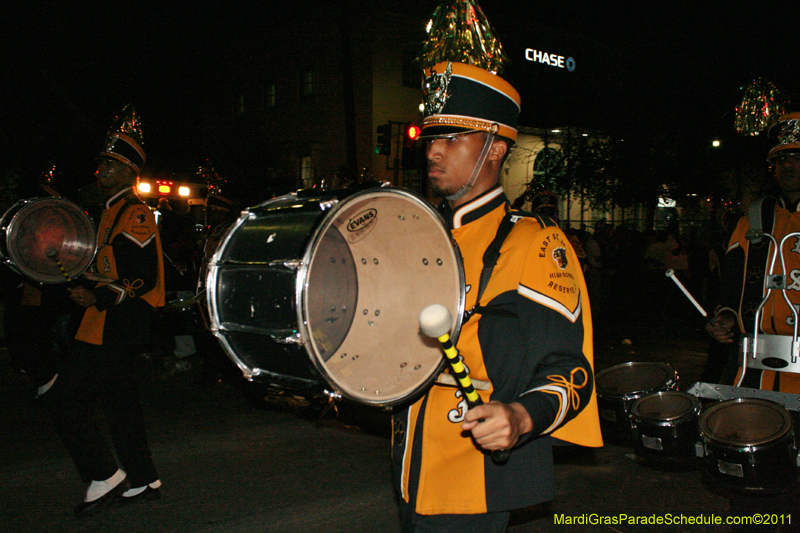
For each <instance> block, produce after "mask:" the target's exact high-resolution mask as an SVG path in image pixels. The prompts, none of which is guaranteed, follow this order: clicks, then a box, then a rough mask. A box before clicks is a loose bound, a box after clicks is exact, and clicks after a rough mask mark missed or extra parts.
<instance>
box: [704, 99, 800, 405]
mask: <svg viewBox="0 0 800 533" xmlns="http://www.w3.org/2000/svg"><path fill="white" fill-rule="evenodd" d="M768 138H769V139H772V141H773V142H774V143H775V144H774V146H772V148H771V149H770V150H769V154H768V155H767V161H768V162H769V164H770V166H771V167H772V168H773V170H774V174H775V183H774V186H773V187H772V190H770V191H767V195H765V196H762V197H760V198H758V199H756V200H754V201H753V204H752V205H753V206H754V207H751V209H750V214H749V215H747V216H744V217H742V218H741V219H739V223H738V225H737V226H736V230H735V231H734V232H733V235H732V236H731V240H730V242H729V244H728V251H727V253H726V255H725V268H724V270H723V272H722V280H721V286H720V301H719V306H718V307H717V309H716V312H715V314H714V323H715V325H714V326H712V325H710V324H708V325H706V330H707V331H708V332H709V333H710V334H711V336H712V337H713V338H714V339H716V340H717V341H719V342H721V343H733V342H734V340H735V338H736V337H738V335H739V334H742V333H748V334H751V335H752V334H753V327H754V325H755V324H754V322H755V314H756V310H757V309H758V308H759V305H760V304H761V301H762V300H763V299H764V297H765V296H766V291H765V282H764V279H765V278H764V276H765V274H766V271H765V269H764V265H767V264H769V263H768V259H769V258H771V254H772V253H773V251H774V247H773V246H772V245H771V241H770V240H768V238H765V237H762V238H761V239H760V242H756V241H753V240H750V239H748V232H750V230H751V229H756V228H758V227H759V226H760V231H761V232H762V233H769V234H771V235H772V236H773V237H774V238H775V239H776V240H777V241H778V242H780V241H781V239H782V238H783V237H784V236H785V235H787V234H789V233H794V232H798V231H800V211H799V210H798V209H800V113H790V114H788V115H784V116H783V117H782V118H781V120H780V121H779V122H778V123H777V124H776V125H775V126H773V127H772V128H771V129H770V130H769V135H768ZM798 244H800V238H794V239H790V240H788V241H787V243H786V245H785V246H784V248H783V257H784V260H785V265H786V267H785V272H787V273H788V279H787V289H788V290H786V291H785V292H786V294H787V296H788V297H789V299H790V301H791V302H792V304H793V305H794V306H798V305H800V285H798V284H800V275H798V274H800V253H798V250H800V246H798ZM777 264H780V263H777ZM745 273H746V275H745ZM761 313H762V315H761V318H760V324H759V327H760V331H759V333H764V334H767V335H792V334H793V331H794V325H793V324H794V317H793V313H792V309H791V308H790V307H789V306H788V305H787V304H786V301H785V300H784V297H783V294H782V291H779V290H774V291H772V293H771V295H770V300H769V301H768V302H767V304H766V305H765V306H764V307H763V308H762V311H761ZM737 381H738V376H737ZM742 386H745V387H752V388H760V389H765V390H774V391H781V392H791V393H800V375H799V374H793V373H787V372H774V371H771V370H758V369H752V368H749V369H747V371H746V372H745V379H744V382H743V383H742Z"/></svg>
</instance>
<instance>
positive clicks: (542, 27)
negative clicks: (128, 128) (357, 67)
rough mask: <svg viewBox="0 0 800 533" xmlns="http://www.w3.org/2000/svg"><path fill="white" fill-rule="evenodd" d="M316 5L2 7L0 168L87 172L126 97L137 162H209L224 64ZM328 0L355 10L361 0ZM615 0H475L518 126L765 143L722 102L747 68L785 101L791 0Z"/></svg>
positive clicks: (229, 69) (226, 73) (427, 11)
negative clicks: (491, 34)
mask: <svg viewBox="0 0 800 533" xmlns="http://www.w3.org/2000/svg"><path fill="white" fill-rule="evenodd" d="M314 4H315V2H308V1H304V0H299V1H295V2H291V3H290V4H286V5H274V4H272V3H260V4H259V5H256V6H253V5H252V3H248V4H247V6H246V7H245V5H244V4H241V5H239V4H238V3H230V4H229V3H225V4H224V5H223V3H221V2H208V1H207V2H203V1H200V2H193V3H186V2H174V3H173V2H170V3H167V2H164V3H161V2H159V3H155V2H128V3H126V2H113V3H108V2H102V3H101V2H91V3H86V4H76V3H63V2H24V3H13V4H12V5H9V6H6V7H5V8H3V9H4V10H5V11H6V13H5V16H4V17H3V19H4V24H3V26H4V29H3V32H2V41H0V50H2V52H0V54H2V58H3V59H2V61H3V63H4V64H3V66H2V72H3V81H2V86H1V88H0V131H2V138H1V139H0V149H2V151H1V152H0V169H2V172H3V173H5V172H7V171H8V170H14V171H16V172H17V173H19V174H20V175H22V176H25V177H27V178H26V179H32V177H33V178H35V176H37V175H38V173H39V172H40V171H41V169H42V167H43V166H44V164H45V163H47V162H48V161H52V162H54V163H56V164H57V165H59V166H60V168H61V169H62V171H63V172H66V173H69V174H72V175H74V176H86V178H85V180H86V182H88V181H90V175H91V174H90V171H91V166H92V163H91V161H92V159H93V157H94V155H95V154H96V153H97V151H98V147H99V146H100V145H101V144H102V141H103V139H104V137H105V133H106V131H107V129H108V127H109V126H110V124H111V120H112V118H113V117H114V115H115V114H116V113H118V112H119V111H120V110H121V109H122V107H123V106H124V105H125V104H127V103H129V102H133V103H135V106H136V109H137V111H138V112H139V114H140V116H141V117H142V120H143V124H144V132H145V144H146V147H147V151H148V158H149V162H148V166H150V167H151V168H159V169H164V170H168V171H179V170H181V171H187V170H191V169H192V168H195V167H196V166H197V165H198V164H199V163H200V162H201V161H203V160H204V159H205V158H211V159H212V160H213V158H214V148H215V147H214V145H213V142H210V141H209V139H213V136H208V135H203V136H201V135H198V131H200V130H202V128H204V127H205V125H206V124H208V120H209V116H210V114H211V113H213V112H215V110H218V109H220V108H221V107H223V106H224V105H226V102H227V101H229V100H230V98H231V96H232V91H233V89H232V88H231V86H230V85H229V81H230V77H231V76H230V75H231V73H233V72H237V71H238V70H239V69H240V68H241V66H242V65H243V64H246V63H248V62H252V61H253V60H254V59H255V60H258V58H259V56H263V57H265V58H266V57H268V54H269V53H270V47H269V35H270V30H271V28H273V27H276V26H282V27H285V26H286V25H293V24H294V25H297V28H298V31H302V24H301V21H302V18H303V17H304V16H307V15H308V14H309V13H312V12H313V6H314ZM340 4H341V5H342V8H343V9H346V10H347V9H350V10H351V13H352V16H354V17H358V16H361V14H360V12H359V9H361V8H360V6H359V4H363V2H360V1H359V0H340ZM621 4H622V3H618V2H605V3H603V2H592V3H584V2H580V3H579V2H569V1H566V2H549V3H546V2H519V1H509V0H485V1H483V2H481V7H482V8H483V11H484V13H485V14H486V16H487V18H488V19H489V21H490V22H491V23H492V24H493V25H494V27H495V29H496V32H497V35H498V37H499V39H500V41H501V42H502V43H503V46H504V48H505V50H506V51H507V53H508V55H509V57H510V58H511V64H510V65H509V67H508V68H507V70H506V72H504V73H503V75H504V77H506V78H508V79H509V81H511V82H512V83H513V84H514V85H515V86H516V87H517V88H518V89H519V91H520V93H521V94H522V99H523V114H522V120H521V122H522V124H523V125H528V126H536V127H552V126H569V125H573V126H580V127H587V128H596V129H599V130H603V131H608V132H615V133H619V134H621V135H631V136H634V135H635V136H637V137H649V136H653V138H654V141H653V142H665V141H664V139H669V138H670V137H673V138H678V137H680V138H682V139H683V141H684V142H687V141H688V142H691V143H697V144H703V145H704V146H705V143H710V141H711V139H713V138H721V139H728V141H729V143H734V144H735V145H741V146H742V147H743V149H737V150H734V151H733V152H731V154H730V156H731V157H736V156H737V155H738V156H747V157H751V156H752V155H751V154H753V153H760V152H761V151H763V148H764V147H763V143H762V141H761V140H760V139H753V138H744V137H743V136H742V135H740V134H737V133H736V132H735V131H734V128H733V124H734V113H735V107H736V105H737V104H738V103H739V101H740V100H741V91H742V88H743V87H745V86H747V85H748V84H750V83H751V82H752V81H753V79H755V78H757V77H761V78H763V79H766V80H768V81H771V82H773V83H774V84H775V85H776V86H777V87H778V88H779V89H780V90H781V92H782V93H783V94H784V96H785V97H787V98H788V99H792V98H793V97H794V96H795V94H796V93H797V91H798V90H800V79H799V78H800V69H798V68H797V60H796V54H797V47H798V38H797V37H796V31H795V28H794V26H793V25H795V24H796V22H794V21H797V20H800V19H798V15H800V6H798V5H797V4H795V5H794V7H790V8H787V7H786V6H785V5H783V6H782V7H780V9H779V8H778V7H777V6H778V5H779V4H778V3H775V4H773V3H771V2H743V1H738V2H725V3H718V2H704V3H697V2H688V1H687V2H684V1H678V2H665V3H658V4H654V3H641V4H639V5H637V6H634V7H630V6H629V5H627V6H626V7H624V8H623V7H622V5H621ZM375 5H380V6H381V7H382V8H386V9H403V10H405V11H407V12H408V11H411V12H414V11H419V14H420V15H419V17H420V20H421V21H423V22H424V21H425V20H427V19H428V18H429V17H430V16H431V14H432V13H433V11H434V9H435V7H436V2H435V0H428V1H421V0H415V1H408V2H393V1H385V2H380V4H377V3H376V4H375ZM398 31H402V29H398ZM309 43H310V45H313V36H309ZM525 48H533V49H538V50H544V51H547V52H550V53H557V54H559V55H564V56H571V57H574V58H575V60H576V65H577V67H576V69H575V71H574V72H568V71H566V69H557V68H553V67H548V66H545V65H538V64H533V63H531V62H527V61H525V60H524V50H525ZM794 99H796V98H794ZM201 139H203V140H202V141H201ZM656 139H658V140H656ZM667 142H668V141H667ZM729 146H730V144H729ZM693 157H697V155H696V154H695V155H693ZM693 164H695V162H693V161H691V160H687V162H686V165H687V166H690V165H693ZM77 179H78V180H81V179H84V178H77Z"/></svg>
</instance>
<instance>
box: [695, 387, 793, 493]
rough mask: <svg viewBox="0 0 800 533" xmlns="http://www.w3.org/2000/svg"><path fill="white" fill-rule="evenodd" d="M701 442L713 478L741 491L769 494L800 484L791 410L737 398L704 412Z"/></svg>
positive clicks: (755, 400)
mask: <svg viewBox="0 0 800 533" xmlns="http://www.w3.org/2000/svg"><path fill="white" fill-rule="evenodd" d="M700 437H701V438H702V440H703V449H704V453H705V461H706V473H707V474H708V477H709V479H710V480H711V481H712V482H713V483H715V484H717V485H719V486H720V487H721V488H725V489H731V490H734V491H737V492H754V493H759V492H761V493H770V492H783V491H786V490H790V489H791V488H792V487H794V486H795V485H796V484H797V447H796V445H795V440H794V429H793V427H792V418H791V415H790V414H789V411H787V410H786V408H784V407H783V406H782V405H780V404H777V403H775V402H771V401H768V400H761V399H755V398H737V399H734V400H727V401H724V402H721V403H718V404H715V405H713V406H712V407H709V408H708V409H706V410H705V411H704V412H703V414H702V415H701V416H700Z"/></svg>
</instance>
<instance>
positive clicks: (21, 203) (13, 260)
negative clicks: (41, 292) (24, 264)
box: [0, 196, 97, 284]
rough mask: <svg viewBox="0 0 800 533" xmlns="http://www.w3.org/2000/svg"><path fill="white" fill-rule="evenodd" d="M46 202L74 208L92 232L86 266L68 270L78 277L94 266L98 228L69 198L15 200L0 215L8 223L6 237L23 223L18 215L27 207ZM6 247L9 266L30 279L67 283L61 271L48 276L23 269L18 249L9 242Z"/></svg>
mask: <svg viewBox="0 0 800 533" xmlns="http://www.w3.org/2000/svg"><path fill="white" fill-rule="evenodd" d="M45 203H51V204H56V205H59V204H64V205H67V206H69V207H70V208H71V209H73V210H74V213H75V214H76V215H78V216H79V217H80V218H81V221H82V222H84V223H86V224H87V228H88V230H89V232H90V234H91V244H92V250H91V254H89V255H87V256H86V257H85V258H84V262H85V263H86V265H85V266H84V267H82V268H80V269H73V270H70V271H69V272H68V275H69V276H70V277H72V278H76V277H78V276H79V275H81V274H83V273H84V272H85V271H86V270H88V269H89V268H90V267H91V266H92V264H93V263H94V259H95V257H96V256H97V228H96V227H95V224H94V222H93V221H92V219H91V218H90V217H89V216H88V215H87V214H86V213H85V212H84V211H83V209H81V208H80V206H78V204H76V203H75V202H73V201H71V200H68V199H67V198H61V197H57V196H53V197H43V198H26V199H22V200H17V202H15V203H14V204H13V205H12V206H11V207H9V208H8V209H6V211H5V212H4V213H3V214H2V216H0V221H2V222H3V223H4V224H6V223H7V225H5V226H4V227H3V228H2V229H3V231H4V232H5V236H4V238H5V239H7V238H8V236H9V235H10V234H13V233H14V231H15V230H16V228H17V225H19V224H20V223H21V221H18V219H17V215H19V214H20V213H22V212H23V210H24V209H25V208H26V207H29V206H34V205H37V204H45ZM16 207H18V209H17V210H16V211H15V212H14V213H13V214H12V216H11V220H9V221H6V220H5V217H6V215H8V214H9V212H10V211H11V210H12V209H14V208H16ZM6 248H7V249H6V251H7V253H8V257H6V258H5V260H4V262H5V263H6V265H8V266H9V267H11V268H13V269H14V270H15V271H17V272H19V273H20V274H21V275H23V276H25V277H27V278H29V279H32V280H33V281H36V282H38V283H45V284H58V283H65V282H66V281H67V279H66V277H65V276H64V275H63V274H61V273H59V274H54V275H53V276H48V277H36V276H34V275H32V274H31V273H30V272H29V271H27V269H22V268H20V267H19V264H18V263H20V262H21V261H20V259H21V258H20V257H17V250H16V249H15V248H13V247H10V246H8V243H7V242H6Z"/></svg>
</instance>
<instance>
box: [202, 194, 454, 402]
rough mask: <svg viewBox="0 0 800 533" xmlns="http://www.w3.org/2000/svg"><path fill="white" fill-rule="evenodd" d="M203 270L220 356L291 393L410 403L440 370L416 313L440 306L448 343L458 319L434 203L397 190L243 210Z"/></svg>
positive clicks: (450, 264) (450, 246)
mask: <svg viewBox="0 0 800 533" xmlns="http://www.w3.org/2000/svg"><path fill="white" fill-rule="evenodd" d="M208 271H209V274H208V278H207V283H206V289H207V294H208V300H207V301H208V309H209V313H210V318H211V330H212V332H214V334H215V335H216V336H217V338H218V339H219V341H220V343H221V344H222V346H223V348H224V349H225V351H226V352H227V353H228V355H229V357H230V358H231V359H232V360H233V361H234V362H235V363H236V364H237V365H238V366H239V368H240V369H241V370H242V372H243V373H244V374H245V376H246V377H247V378H249V379H253V380H258V381H262V382H265V383H267V384H268V385H271V386H275V387H279V388H283V389H287V390H290V391H292V392H293V393H294V394H297V395H323V394H325V395H327V394H333V395H340V396H343V397H346V398H348V399H351V400H354V401H357V402H360V403H366V404H370V405H379V406H390V405H395V404H397V403H401V402H404V401H407V400H409V399H410V398H411V397H413V396H414V395H416V394H418V393H419V392H421V391H422V390H424V389H425V388H427V386H428V385H429V384H430V383H432V382H433V380H434V379H435V378H436V376H437V375H438V374H439V373H440V372H441V369H442V367H443V365H444V358H443V356H442V353H441V347H440V346H439V345H438V342H436V340H435V339H429V338H427V337H425V336H424V335H422V334H421V333H420V331H419V313H420V312H421V311H422V309H424V307H426V306H427V305H430V304H432V303H443V304H445V305H446V306H447V307H448V308H449V309H450V310H451V313H452V315H453V317H454V320H455V322H454V327H453V335H454V336H455V337H454V338H457V334H458V331H459V328H460V323H461V317H462V316H463V306H464V283H463V267H462V265H461V262H460V256H459V255H458V252H457V248H456V247H455V243H454V242H453V241H452V237H451V236H450V233H449V231H447V229H446V227H445V225H444V221H443V220H442V219H441V217H440V216H439V215H438V213H437V212H436V211H435V209H434V208H433V206H431V205H430V204H429V203H427V201H425V200H424V199H422V198H421V197H419V196H418V195H416V194H414V193H410V192H409V191H404V190H400V189H393V188H380V189H373V190H367V191H361V192H358V193H355V194H354V193H352V192H346V191H344V192H334V193H322V194H315V195H312V196H308V197H304V196H298V195H287V196H285V197H280V198H276V199H274V200H272V201H269V202H266V203H264V204H262V205H260V206H257V207H255V208H251V209H248V210H246V211H245V212H244V213H243V214H242V216H241V217H240V218H239V220H238V221H237V222H236V223H235V224H234V225H233V226H232V227H231V228H229V230H228V231H227V232H226V233H225V235H224V236H223V238H222V239H221V242H220V244H219V246H218V249H217V251H216V252H215V253H214V256H213V257H212V260H211V261H210V262H209V267H208ZM362 381H363V383H362Z"/></svg>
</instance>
